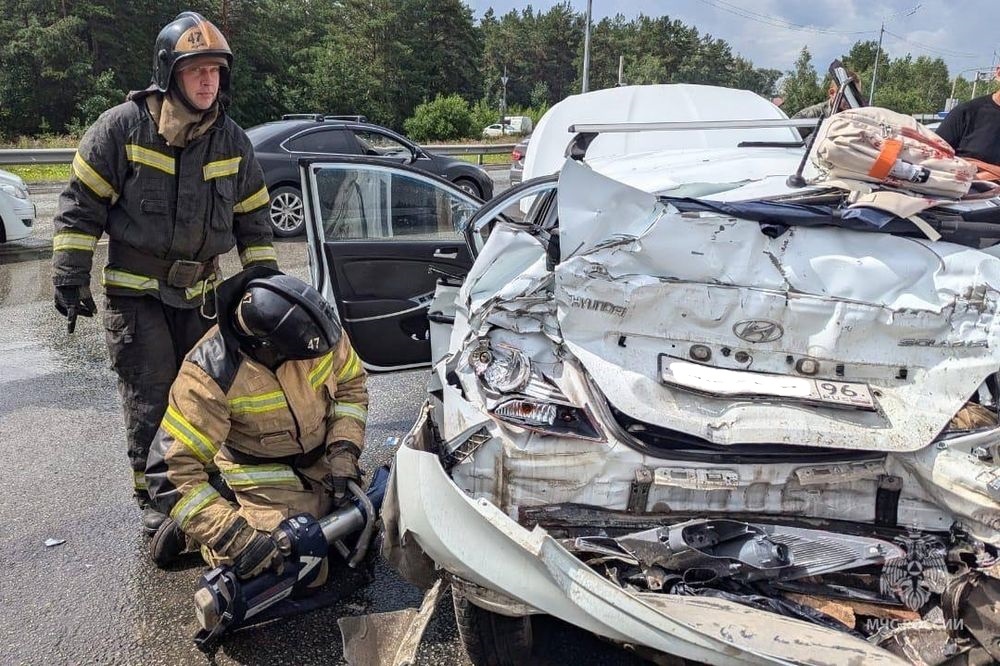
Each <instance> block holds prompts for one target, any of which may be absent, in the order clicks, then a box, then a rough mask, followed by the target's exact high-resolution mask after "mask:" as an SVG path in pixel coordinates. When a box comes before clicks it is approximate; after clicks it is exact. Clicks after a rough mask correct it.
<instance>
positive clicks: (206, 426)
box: [146, 267, 368, 585]
mask: <svg viewBox="0 0 1000 666" xmlns="http://www.w3.org/2000/svg"><path fill="white" fill-rule="evenodd" d="M217 295H218V300H217V309H218V312H219V322H218V325H217V326H215V327H213V328H212V329H211V330H210V331H209V332H208V333H207V334H206V335H205V337H204V338H202V340H201V341H200V342H199V343H198V345H197V346H196V347H195V348H194V349H193V350H192V351H191V352H190V354H188V356H187V358H186V359H185V361H184V363H183V365H182V367H181V370H180V373H179V374H178V376H177V380H176V381H175V382H174V385H173V387H172V388H171V390H170V403H169V407H168V408H167V412H166V415H165V416H164V417H163V423H162V425H161V426H160V429H159V431H158V432H157V435H156V438H155V440H154V442H153V446H152V449H151V450H150V454H149V462H148V466H147V467H146V480H147V483H148V484H149V490H150V495H151V496H152V499H153V502H154V503H155V504H156V506H157V508H159V509H160V510H161V511H163V512H165V513H169V515H170V518H168V519H167V520H166V521H164V523H163V525H161V526H160V529H159V530H158V531H157V533H156V535H154V537H153V539H152V541H151V542H150V552H151V555H152V557H153V560H154V561H155V562H156V563H157V564H159V565H161V566H162V565H165V564H168V563H169V562H171V561H172V560H173V558H174V557H175V556H176V555H178V554H179V553H180V552H183V551H184V550H185V549H191V548H192V547H194V546H200V547H201V553H202V556H203V557H204V558H205V560H206V562H208V563H209V564H210V565H211V566H218V565H220V564H232V565H233V566H234V567H235V569H236V572H237V574H238V575H240V576H243V577H251V576H253V575H256V574H257V573H260V572H261V571H263V570H264V569H266V568H267V567H269V566H274V565H275V564H276V563H277V562H278V561H279V559H280V556H279V554H278V550H277V546H276V545H275V543H274V541H273V539H272V538H271V532H272V531H273V530H274V529H275V528H276V527H277V526H278V524H279V523H280V522H281V521H282V520H284V519H285V518H288V517H290V516H293V515H295V514H297V513H302V512H306V513H309V514H312V515H313V516H314V517H316V518H320V517H322V516H325V515H327V514H329V513H330V512H331V511H332V509H333V508H335V507H336V506H337V505H338V504H339V503H342V502H344V501H346V499H347V491H346V485H347V481H348V480H354V481H360V471H359V468H358V456H359V455H360V453H361V447H362V446H363V443H364V432H365V421H366V418H367V413H368V411H367V406H368V394H367V391H366V388H365V379H366V378H365V372H364V369H363V368H362V366H361V361H360V359H359V358H358V356H357V354H356V353H355V352H354V350H353V348H352V347H351V344H350V341H349V340H348V338H347V335H346V334H345V333H344V332H343V330H342V329H341V327H340V324H339V320H338V318H337V314H336V312H335V311H334V310H333V308H331V307H330V305H329V304H328V303H327V302H326V301H325V300H324V299H323V297H322V296H320V294H319V293H318V292H317V291H316V290H315V289H313V288H312V287H310V286H308V285H306V284H305V283H304V282H302V281H300V280H298V279H296V278H293V277H290V276H287V275H282V274H280V273H278V272H277V271H274V270H271V269H267V268H263V267H261V268H252V269H248V270H246V271H244V272H242V273H240V274H239V275H237V276H235V277H233V278H231V279H229V280H227V281H226V282H224V283H222V284H221V285H219V287H218V290H217ZM325 577H326V574H325V569H324V572H323V573H322V575H321V576H320V579H319V581H318V582H317V583H316V584H317V585H318V584H320V583H321V582H322V581H323V580H324V579H325Z"/></svg>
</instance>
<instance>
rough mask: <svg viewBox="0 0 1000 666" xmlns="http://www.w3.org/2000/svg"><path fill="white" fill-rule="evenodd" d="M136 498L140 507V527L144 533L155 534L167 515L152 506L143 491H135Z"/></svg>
mask: <svg viewBox="0 0 1000 666" xmlns="http://www.w3.org/2000/svg"><path fill="white" fill-rule="evenodd" d="M136 499H137V500H138V501H139V508H140V509H142V529H143V530H144V531H145V532H146V534H155V533H156V531H157V530H158V529H160V525H162V524H163V521H164V520H166V519H167V517H166V516H165V515H164V514H162V513H160V512H159V511H157V510H156V509H155V508H153V504H152V502H150V501H149V495H147V494H146V492H145V491H141V490H140V491H139V492H137V493H136Z"/></svg>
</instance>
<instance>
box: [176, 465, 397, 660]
mask: <svg viewBox="0 0 1000 666" xmlns="http://www.w3.org/2000/svg"><path fill="white" fill-rule="evenodd" d="M388 482H389V468H388V467H384V466H383V467H380V468H379V469H378V470H377V471H376V472H375V474H374V476H373V477H372V481H371V484H369V486H368V491H367V493H366V492H364V491H362V490H361V489H360V488H359V487H358V486H357V484H355V483H353V482H349V483H348V488H349V490H350V491H351V493H352V494H353V495H354V499H352V500H351V501H349V502H348V503H347V504H345V505H344V506H342V507H341V508H339V509H337V510H336V511H334V512H333V513H331V514H330V515H328V516H326V517H324V518H321V519H319V520H316V519H315V518H313V517H312V516H311V515H309V514H307V513H303V514H299V515H297V516H293V517H291V518H288V519H287V520H284V521H283V522H282V523H281V524H280V525H278V527H277V528H276V529H275V530H274V532H273V533H272V534H273V537H274V540H275V541H276V542H277V544H278V549H279V551H280V552H281V554H282V556H283V558H284V560H283V564H282V566H281V568H280V570H279V571H268V572H265V573H263V574H261V575H259V576H256V577H254V578H251V579H249V580H240V579H239V578H237V577H236V572H235V571H234V570H233V569H232V567H229V566H222V567H216V568H215V569H212V570H211V571H209V572H207V573H205V574H204V575H202V577H201V581H200V586H199V589H198V591H197V592H195V595H194V604H195V613H196V614H197V616H198V622H199V624H201V627H202V628H201V630H200V631H199V632H198V633H197V634H196V635H195V638H194V642H195V644H196V645H197V646H198V647H200V648H202V649H206V648H207V645H208V644H210V643H211V642H212V641H213V640H214V639H217V638H218V637H220V636H221V635H222V634H224V633H225V632H227V631H233V630H235V629H238V628H240V627H241V626H243V625H244V624H247V623H248V621H249V620H250V619H251V618H254V617H255V616H256V617H257V619H258V620H260V615H259V614H260V613H262V612H263V611H265V610H267V609H269V608H271V607H273V606H274V605H275V604H277V603H279V602H281V601H282V600H284V599H286V598H288V597H291V596H293V595H298V594H300V593H301V592H302V591H303V590H305V589H306V588H307V587H308V586H309V584H310V583H312V582H313V581H314V580H316V576H317V575H318V574H319V572H320V565H321V564H322V562H323V558H325V557H326V556H327V553H328V552H329V550H330V546H333V547H334V549H335V550H336V551H337V552H338V553H339V554H340V555H341V556H342V557H343V558H344V559H345V560H347V563H348V565H349V566H351V567H355V566H357V564H358V563H359V562H361V560H362V559H364V556H365V554H366V552H367V550H368V545H369V543H370V542H371V538H372V536H373V534H374V532H375V522H376V520H377V519H378V512H379V510H380V509H381V507H382V500H383V498H384V497H385V491H386V487H387V485H388ZM359 531H360V535H358V537H357V541H356V543H355V544H354V546H353V548H348V546H347V545H345V544H344V540H345V539H346V538H347V537H349V536H352V535H355V534H356V533H358V532H359Z"/></svg>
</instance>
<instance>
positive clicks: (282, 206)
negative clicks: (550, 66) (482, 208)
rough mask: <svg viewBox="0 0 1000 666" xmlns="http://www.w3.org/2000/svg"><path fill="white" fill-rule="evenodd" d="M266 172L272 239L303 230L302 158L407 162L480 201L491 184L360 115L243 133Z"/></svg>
mask: <svg viewBox="0 0 1000 666" xmlns="http://www.w3.org/2000/svg"><path fill="white" fill-rule="evenodd" d="M247 135H248V136H249V137H250V141H251V142H252V143H253V146H254V152H255V153H256V154H257V159H258V160H259V161H260V165H261V167H262V168H263V169H264V180H265V182H266V183H267V191H268V192H269V193H270V195H271V202H270V207H269V215H270V219H271V225H272V227H273V229H274V235H275V236H280V237H287V236H296V235H298V234H301V233H303V232H304V231H305V224H304V221H305V218H304V217H303V211H302V186H301V184H300V182H299V166H298V160H299V158H300V157H323V156H326V155H337V156H343V155H366V156H369V157H379V158H384V159H385V160H387V161H389V162H394V163H397V164H407V165H409V166H411V167H414V168H416V169H420V170H421V171H426V172H428V173H431V174H434V175H435V176H439V177H441V178H444V179H445V180H449V181H451V182H453V183H455V185H457V186H458V187H460V188H461V189H463V190H465V191H466V192H469V193H470V194H472V195H474V196H477V197H479V198H480V199H482V200H483V201H485V200H487V199H489V198H491V197H492V196H493V181H492V179H491V178H490V177H489V174H487V173H486V172H485V171H483V170H482V169H480V168H478V167H477V166H475V165H474V164H469V163H468V162H463V161H462V160H458V159H455V158H452V157H448V156H445V155H434V154H433V153H429V152H427V151H426V150H424V149H423V148H421V147H420V146H418V145H417V144H415V143H413V142H412V141H410V140H409V139H407V138H406V137H403V136H401V135H399V134H396V133H395V132H393V131H392V130H389V129H386V128H385V127H380V126H378V125H372V124H371V123H367V122H364V118H363V117H361V116H324V115H319V114H290V115H285V116H282V118H281V120H278V121H274V122H269V123H264V124H263V125H257V126H256V127H251V128H250V129H248V130H247Z"/></svg>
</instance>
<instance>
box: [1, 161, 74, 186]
mask: <svg viewBox="0 0 1000 666" xmlns="http://www.w3.org/2000/svg"><path fill="white" fill-rule="evenodd" d="M3 168H4V170H6V171H10V172H11V173H15V174H17V175H18V176H20V177H21V178H23V179H24V182H25V183H27V184H28V185H31V184H34V183H52V182H56V183H65V182H68V181H69V171H70V165H68V164H11V165H8V166H4V167H3Z"/></svg>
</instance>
